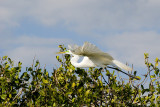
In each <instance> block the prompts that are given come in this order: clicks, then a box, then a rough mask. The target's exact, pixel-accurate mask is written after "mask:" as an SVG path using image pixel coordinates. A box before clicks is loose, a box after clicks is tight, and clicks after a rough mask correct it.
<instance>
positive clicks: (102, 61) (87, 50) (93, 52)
mask: <svg viewBox="0 0 160 107" xmlns="http://www.w3.org/2000/svg"><path fill="white" fill-rule="evenodd" d="M69 48H70V50H71V51H72V53H74V54H76V55H82V56H87V57H88V58H89V59H90V60H92V61H93V62H94V63H95V64H96V65H97V66H102V65H108V64H110V63H111V62H112V60H113V58H112V56H110V55H109V54H108V53H104V52H102V51H101V50H100V49H98V47H96V46H95V45H93V44H91V43H89V42H85V43H84V44H83V46H77V45H74V46H69Z"/></svg>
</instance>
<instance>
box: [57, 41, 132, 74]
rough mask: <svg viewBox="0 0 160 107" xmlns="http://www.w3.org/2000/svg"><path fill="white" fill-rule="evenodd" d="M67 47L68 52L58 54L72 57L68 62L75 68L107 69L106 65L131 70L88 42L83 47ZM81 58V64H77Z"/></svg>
mask: <svg viewBox="0 0 160 107" xmlns="http://www.w3.org/2000/svg"><path fill="white" fill-rule="evenodd" d="M68 47H69V50H67V51H65V52H58V53H65V54H71V55H72V57H71V60H70V61H71V64H72V65H73V66H75V67H79V68H84V67H107V65H112V66H117V67H118V68H120V69H124V70H126V71H131V70H132V68H130V67H129V66H127V65H125V64H123V63H121V62H119V61H117V60H115V59H114V58H113V57H112V56H111V55H109V54H108V53H105V52H102V51H101V50H100V49H98V48H97V47H96V46H95V45H93V44H91V43H89V42H85V43H84V44H83V46H77V45H73V46H71V45H69V46H68ZM81 56H84V58H83V60H82V61H81V62H78V60H79V58H80V57H81Z"/></svg>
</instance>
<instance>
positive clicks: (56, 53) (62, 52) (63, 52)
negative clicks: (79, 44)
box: [56, 52, 66, 54]
mask: <svg viewBox="0 0 160 107" xmlns="http://www.w3.org/2000/svg"><path fill="white" fill-rule="evenodd" d="M63 53H66V52H56V54H63Z"/></svg>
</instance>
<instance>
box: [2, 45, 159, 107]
mask: <svg viewBox="0 0 160 107" xmlns="http://www.w3.org/2000/svg"><path fill="white" fill-rule="evenodd" d="M60 48H61V51H63V50H65V48H63V46H60ZM56 58H57V60H58V62H59V63H60V67H59V68H56V69H53V71H52V75H49V73H48V71H47V70H46V68H41V66H40V63H39V61H38V60H37V61H36V62H35V64H33V65H32V66H31V67H27V68H26V71H25V72H24V71H23V72H22V71H21V70H22V63H21V62H19V63H18V65H17V66H14V62H13V61H12V60H11V59H10V58H8V57H7V56H4V57H2V58H1V59H0V61H1V62H0V102H1V103H0V106H1V107H3V106H28V107H32V106H33V107H34V106H36V107H40V106H46V107H54V106H55V107H58V106H73V107H80V106H81V107H82V106H92V107H95V106H160V82H159V79H160V71H159V68H158V63H159V62H160V60H159V59H158V58H156V60H155V64H153V63H150V62H149V60H148V59H149V57H148V54H145V64H146V67H147V69H148V71H147V72H146V74H145V75H144V79H142V80H136V79H133V78H129V79H128V80H127V79H123V78H120V77H119V76H117V75H115V70H113V72H110V71H109V70H107V69H102V68H89V69H87V70H85V69H80V68H75V67H74V66H72V65H71V63H70V55H64V56H63V57H59V56H57V57H56ZM20 72H22V75H20ZM102 72H103V75H102ZM132 74H133V75H136V71H135V72H133V73H132ZM146 85H149V86H148V87H147V86H146Z"/></svg>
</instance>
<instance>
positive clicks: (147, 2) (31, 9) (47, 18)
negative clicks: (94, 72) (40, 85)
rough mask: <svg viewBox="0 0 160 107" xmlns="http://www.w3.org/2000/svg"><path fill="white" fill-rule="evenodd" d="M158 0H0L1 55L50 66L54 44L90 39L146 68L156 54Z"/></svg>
mask: <svg viewBox="0 0 160 107" xmlns="http://www.w3.org/2000/svg"><path fill="white" fill-rule="evenodd" d="M159 40H160V0H0V56H3V55H8V56H9V57H11V58H12V59H13V60H15V61H17V62H18V61H19V60H20V61H22V63H23V66H30V65H31V63H32V61H33V58H34V57H36V59H39V61H40V62H41V65H42V66H44V65H45V64H46V66H47V67H54V66H55V65H58V64H57V61H56V58H55V56H56V55H55V52H57V51H59V49H58V45H60V44H64V45H65V46H67V45H68V44H78V45H83V43H84V42H85V41H89V42H91V43H93V44H95V45H97V46H98V47H99V48H100V49H101V50H102V51H104V52H108V53H110V54H111V55H112V56H113V57H114V58H115V59H117V60H120V61H121V62H123V63H126V62H128V63H129V64H130V65H131V64H133V65H134V69H135V70H141V69H144V70H143V71H145V66H144V53H149V54H150V60H151V61H154V59H155V58H156V57H159V58H160V42H159Z"/></svg>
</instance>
